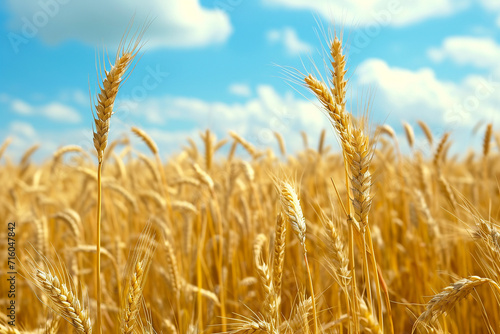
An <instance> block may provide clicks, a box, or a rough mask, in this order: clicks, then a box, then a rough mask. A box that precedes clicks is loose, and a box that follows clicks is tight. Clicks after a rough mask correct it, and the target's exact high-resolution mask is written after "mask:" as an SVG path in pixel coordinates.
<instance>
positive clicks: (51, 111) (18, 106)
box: [2, 95, 82, 123]
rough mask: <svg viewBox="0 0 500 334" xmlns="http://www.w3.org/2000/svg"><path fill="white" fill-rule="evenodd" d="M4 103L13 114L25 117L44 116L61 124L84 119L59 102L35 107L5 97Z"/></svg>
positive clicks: (72, 109) (75, 111) (74, 110)
mask: <svg viewBox="0 0 500 334" xmlns="http://www.w3.org/2000/svg"><path fill="white" fill-rule="evenodd" d="M2 102H4V103H8V104H9V105H10V109H11V110H12V111H13V112H15V113H17V114H20V115H24V116H27V115H31V116H33V115H34V116H42V117H45V118H48V119H50V120H53V121H56V122H61V123H79V122H80V121H81V119H82V118H81V116H80V114H79V113H78V111H77V110H76V109H74V108H73V107H71V106H68V105H65V104H62V103H59V102H51V103H48V104H45V105H41V106H35V105H31V104H29V103H28V102H25V101H23V100H20V99H11V98H9V97H8V96H7V95H4V99H2Z"/></svg>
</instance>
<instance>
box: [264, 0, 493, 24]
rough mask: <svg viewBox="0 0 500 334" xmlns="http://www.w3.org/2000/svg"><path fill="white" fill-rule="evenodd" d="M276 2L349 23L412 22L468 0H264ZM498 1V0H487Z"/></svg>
mask: <svg viewBox="0 0 500 334" xmlns="http://www.w3.org/2000/svg"><path fill="white" fill-rule="evenodd" d="M263 1H264V3H266V4H268V5H272V6H280V7H283V8H290V9H295V10H307V11H313V12H318V13H320V14H322V15H323V16H324V17H325V18H326V19H327V20H333V21H335V22H342V23H343V24H346V25H355V26H367V25H373V24H377V25H395V26H401V25H408V24H413V23H417V22H420V21H422V20H425V19H428V18H431V17H438V16H445V15H449V14H451V13H454V12H456V11H458V10H461V9H463V8H465V7H466V6H467V5H468V3H469V1H468V0H419V1H412V2H408V1H387V0H372V1H366V0H340V1H330V0H263ZM484 1H494V0H484Z"/></svg>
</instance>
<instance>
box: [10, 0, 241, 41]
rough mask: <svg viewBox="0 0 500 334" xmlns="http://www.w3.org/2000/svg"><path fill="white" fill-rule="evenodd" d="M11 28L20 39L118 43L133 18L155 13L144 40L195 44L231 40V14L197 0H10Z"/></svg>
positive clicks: (142, 17)
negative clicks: (34, 38)
mask: <svg viewBox="0 0 500 334" xmlns="http://www.w3.org/2000/svg"><path fill="white" fill-rule="evenodd" d="M8 4H9V8H10V11H11V13H12V14H11V21H10V22H9V23H10V27H11V28H12V29H14V31H16V32H18V33H19V32H20V34H19V35H20V36H21V37H22V38H27V39H29V38H33V37H35V36H36V37H40V38H41V39H42V40H43V41H45V42H47V43H49V44H56V43H60V42H63V41H67V40H74V39H77V40H81V41H83V42H84V43H86V44H89V45H91V46H97V45H102V44H104V45H106V46H108V47H111V46H116V43H117V42H118V41H120V38H121V37H122V36H123V33H124V31H125V29H126V28H127V27H128V26H130V20H131V19H132V18H133V17H135V22H136V24H137V22H139V23H141V22H142V21H144V20H146V19H147V18H148V17H149V18H151V17H153V19H154V20H153V21H152V24H151V26H150V27H149V29H148V30H147V32H146V35H145V39H147V40H148V44H147V45H148V47H159V46H162V47H163V46H166V47H194V46H204V45H208V44H214V43H222V42H224V41H226V40H227V38H228V37H229V35H230V34H231V32H232V27H231V24H230V22H229V17H228V15H227V14H226V13H225V12H223V11H222V10H220V9H207V8H204V7H202V6H201V4H200V1H199V0H183V1H165V0H147V1H142V2H140V3H139V2H137V1H134V0H109V1H99V0H88V1H68V0H45V1H43V0H42V1H17V0H8Z"/></svg>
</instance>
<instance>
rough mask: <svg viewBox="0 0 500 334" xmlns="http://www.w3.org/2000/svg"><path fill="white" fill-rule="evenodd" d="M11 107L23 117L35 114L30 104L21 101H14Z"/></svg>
mask: <svg viewBox="0 0 500 334" xmlns="http://www.w3.org/2000/svg"><path fill="white" fill-rule="evenodd" d="M10 107H11V108H12V110H13V111H14V112H16V113H18V114H21V115H30V114H31V113H33V108H32V107H31V106H30V105H29V104H28V103H26V102H24V101H21V100H19V99H14V100H12V102H11V104H10Z"/></svg>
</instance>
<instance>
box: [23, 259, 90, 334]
mask: <svg viewBox="0 0 500 334" xmlns="http://www.w3.org/2000/svg"><path fill="white" fill-rule="evenodd" d="M31 278H32V279H33V280H34V283H35V284H36V285H37V286H38V287H39V288H40V289H41V290H42V291H43V292H44V294H45V295H46V296H47V297H48V298H49V300H50V302H51V303H50V305H51V307H52V309H53V310H54V311H55V312H56V313H58V314H59V315H61V316H62V317H63V318H65V319H66V320H68V321H69V322H70V323H71V324H72V325H73V326H74V327H75V329H76V331H77V332H78V333H84V334H90V333H92V324H91V321H90V318H89V316H88V311H87V309H86V308H84V307H82V305H81V304H80V301H79V300H78V298H77V297H76V296H75V294H74V293H73V291H72V290H74V289H73V288H72V286H71V284H69V283H68V284H67V283H61V281H60V280H59V278H58V277H57V276H56V275H55V274H53V273H51V272H50V270H47V271H44V270H42V269H40V268H33V272H32V273H31Z"/></svg>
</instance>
